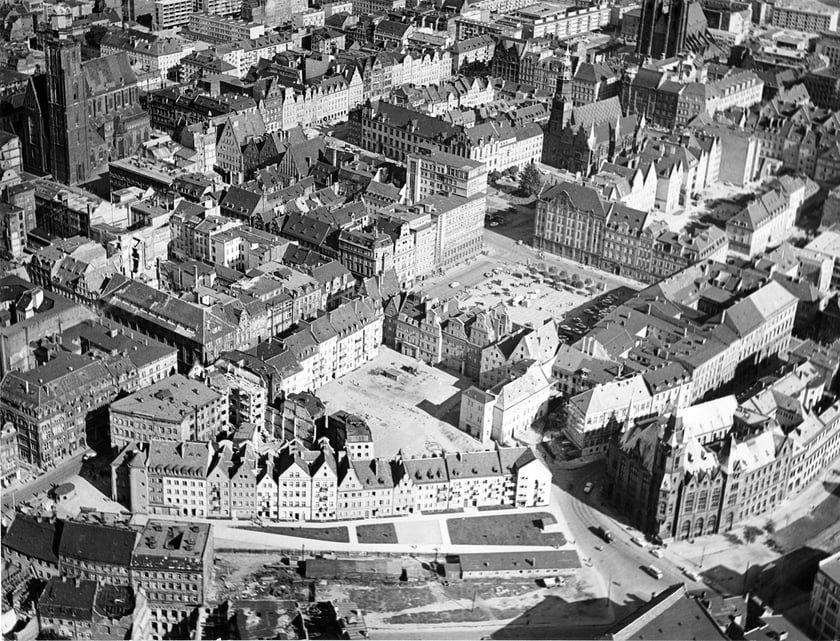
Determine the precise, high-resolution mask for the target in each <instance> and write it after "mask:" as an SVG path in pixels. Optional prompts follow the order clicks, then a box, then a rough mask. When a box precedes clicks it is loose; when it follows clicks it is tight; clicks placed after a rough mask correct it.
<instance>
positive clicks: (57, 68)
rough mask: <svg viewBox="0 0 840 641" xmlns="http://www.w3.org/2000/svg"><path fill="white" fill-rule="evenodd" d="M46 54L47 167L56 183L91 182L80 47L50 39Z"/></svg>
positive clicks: (76, 44) (72, 42) (72, 43)
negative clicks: (89, 180)
mask: <svg viewBox="0 0 840 641" xmlns="http://www.w3.org/2000/svg"><path fill="white" fill-rule="evenodd" d="M46 52H47V60H46V63H47V84H48V86H47V128H48V131H47V138H48V140H49V153H48V163H47V164H48V167H49V171H50V173H51V174H52V175H53V177H54V178H55V179H56V180H58V181H60V182H63V183H66V184H70V185H74V184H78V183H81V182H84V181H85V180H88V179H89V178H90V176H89V175H88V174H89V152H88V148H89V145H88V135H87V134H88V123H87V116H88V114H87V101H86V100H85V79H84V73H83V71H82V50H81V45H80V44H79V43H78V42H75V41H73V40H71V39H69V38H60V37H58V36H56V35H53V36H50V37H49V38H48V39H47V42H46Z"/></svg>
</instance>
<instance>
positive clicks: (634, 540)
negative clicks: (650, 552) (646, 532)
mask: <svg viewBox="0 0 840 641" xmlns="http://www.w3.org/2000/svg"><path fill="white" fill-rule="evenodd" d="M630 542H631V543H635V544H636V545H638V546H639V547H640V548H645V547H647V543H645V541H644V540H643V539H640V538H639V537H638V536H634V537H632V538H631V539H630Z"/></svg>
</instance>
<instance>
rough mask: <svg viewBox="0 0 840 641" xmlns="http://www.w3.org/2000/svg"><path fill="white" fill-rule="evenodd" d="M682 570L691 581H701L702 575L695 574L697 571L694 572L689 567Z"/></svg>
mask: <svg viewBox="0 0 840 641" xmlns="http://www.w3.org/2000/svg"><path fill="white" fill-rule="evenodd" d="M682 572H683V574H685V575H686V576H687V577H688V578H689V579H691V580H692V581H697V583H702V582H703V577H701V576H700V575H699V574H697V572H695V571H694V570H692V569H691V568H683V571H682Z"/></svg>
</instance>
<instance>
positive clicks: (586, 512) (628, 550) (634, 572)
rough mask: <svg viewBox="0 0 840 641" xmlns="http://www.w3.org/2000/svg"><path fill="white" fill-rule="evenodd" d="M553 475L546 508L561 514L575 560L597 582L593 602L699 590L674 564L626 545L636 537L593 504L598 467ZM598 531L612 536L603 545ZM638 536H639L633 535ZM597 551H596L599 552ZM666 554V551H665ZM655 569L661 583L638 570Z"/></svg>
mask: <svg viewBox="0 0 840 641" xmlns="http://www.w3.org/2000/svg"><path fill="white" fill-rule="evenodd" d="M551 467H552V468H553V471H554V485H553V487H552V503H553V504H556V505H558V506H559V507H560V509H561V510H562V511H563V514H564V515H565V517H566V523H567V526H568V528H569V533H570V535H571V536H572V538H573V539H574V541H575V544H576V545H577V548H578V550H579V552H580V555H581V558H583V559H586V558H589V559H591V562H592V567H593V568H594V569H595V570H597V571H598V573H599V574H600V575H601V578H602V585H601V586H600V589H601V592H600V593H598V596H599V597H608V598H609V599H610V600H611V601H612V602H613V603H616V604H619V605H620V604H623V603H626V602H628V601H638V600H639V599H642V600H645V601H646V600H648V599H649V598H650V596H651V594H654V593H657V592H660V591H662V590H664V589H665V588H666V587H667V586H669V585H672V584H674V583H680V582H684V583H686V584H687V585H688V586H689V587H699V584H694V583H692V582H691V581H690V580H689V579H688V578H686V577H685V576H683V574H682V572H680V570H679V568H678V566H677V564H675V563H674V562H672V561H671V560H669V559H668V558H662V559H659V558H656V557H654V556H653V555H652V554H650V548H649V547H648V548H641V547H639V546H638V545H636V544H634V543H632V542H631V541H630V539H631V537H633V536H636V535H639V532H638V531H636V530H633V529H628V528H627V527H626V526H625V525H623V524H622V523H621V522H619V521H618V520H616V519H615V518H613V517H612V516H610V515H609V514H607V513H606V512H605V511H604V506H602V505H597V503H598V493H599V492H600V489H601V487H603V476H604V471H603V469H604V464H603V463H602V462H597V461H596V462H593V463H591V464H589V465H587V466H585V467H583V468H580V469H577V470H559V469H557V467H556V466H551ZM587 481H592V482H593V483H594V489H593V491H592V493H590V494H584V493H583V488H584V486H585V484H586V482H587ZM598 527H604V528H606V529H608V530H610V532H612V534H613V536H614V539H613V541H612V543H610V544H608V543H605V542H604V541H603V540H602V539H601V537H600V536H598V535H597V534H595V533H594V532H593V531H592V529H590V528H598ZM639 536H640V535H639ZM599 548H600V549H599ZM666 554H667V552H666ZM648 565H655V566H656V567H657V568H659V569H660V570H662V572H663V573H664V576H663V578H662V579H659V580H657V579H654V578H653V577H652V576H650V575H648V574H647V573H645V572H644V571H643V569H642V568H643V567H644V566H648Z"/></svg>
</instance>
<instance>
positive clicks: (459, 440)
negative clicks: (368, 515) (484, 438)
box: [318, 346, 486, 458]
mask: <svg viewBox="0 0 840 641" xmlns="http://www.w3.org/2000/svg"><path fill="white" fill-rule="evenodd" d="M408 368H415V369H416V374H412V373H410V372H409V371H407V370H408ZM386 369H387V370H389V371H393V372H399V375H398V377H397V380H392V379H391V378H388V377H387V376H385V375H384V374H383V373H382V372H383V371H384V370H386ZM471 384H472V383H471V381H469V380H468V379H466V378H463V377H459V376H456V375H454V374H451V373H449V372H445V371H443V370H440V369H438V368H435V367H431V366H429V365H426V364H424V363H420V362H419V361H417V360H415V359H413V358H411V357H409V356H405V355H403V354H400V353H398V352H395V351H394V350H392V349H390V348H388V347H385V346H382V347H381V348H380V350H379V355H378V356H377V357H376V358H375V359H374V360H372V361H371V362H369V363H367V364H365V365H364V366H363V367H361V368H359V369H357V370H356V371H354V372H352V373H350V374H348V375H346V376H344V377H342V378H341V380H336V381H331V382H330V383H328V384H327V385H324V386H323V387H321V388H320V389H319V390H318V396H319V398H321V400H322V401H324V403H325V405H326V407H327V414H332V413H334V412H337V411H339V410H344V411H346V412H350V413H351V414H357V415H358V416H361V417H362V418H364V419H365V420H366V421H367V424H368V426H369V427H370V430H371V433H372V436H373V441H374V453H375V455H376V456H377V457H384V458H392V457H394V456H396V455H397V454H398V453H399V452H402V454H403V456H421V455H430V454H438V453H440V452H444V451H446V452H454V451H464V450H481V449H486V448H485V447H484V446H483V445H482V444H481V443H479V442H478V441H476V440H474V439H472V438H470V437H469V436H467V435H466V434H465V433H464V432H461V431H460V430H458V429H457V424H458V413H459V411H460V393H461V391H462V390H465V389H467V388H468V387H469V386H470V385H471Z"/></svg>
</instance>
